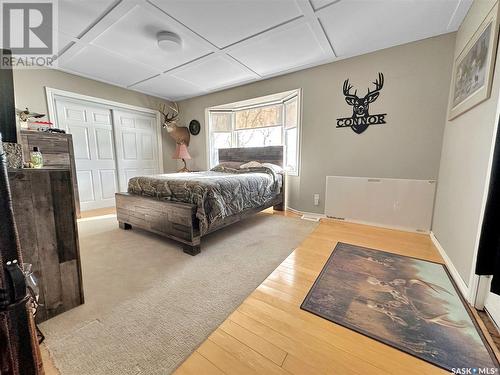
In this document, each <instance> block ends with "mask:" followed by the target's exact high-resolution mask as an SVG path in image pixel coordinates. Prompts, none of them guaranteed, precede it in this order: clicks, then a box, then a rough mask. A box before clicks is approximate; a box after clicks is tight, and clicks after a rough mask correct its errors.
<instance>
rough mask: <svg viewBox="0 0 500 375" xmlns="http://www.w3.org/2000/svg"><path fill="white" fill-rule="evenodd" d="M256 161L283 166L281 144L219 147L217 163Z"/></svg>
mask: <svg viewBox="0 0 500 375" xmlns="http://www.w3.org/2000/svg"><path fill="white" fill-rule="evenodd" d="M253 160H255V161H258V162H260V163H272V164H276V165H279V166H280V167H283V146H266V147H241V148H220V149H219V163H223V162H228V161H241V162H249V161H253Z"/></svg>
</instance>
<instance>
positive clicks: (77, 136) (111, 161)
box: [42, 99, 118, 211]
mask: <svg viewBox="0 0 500 375" xmlns="http://www.w3.org/2000/svg"><path fill="white" fill-rule="evenodd" d="M56 111H57V119H58V126H59V127H62V128H63V129H65V130H66V131H67V132H68V133H70V134H71V135H72V136H73V148H74V153H75V164H76V176H77V181H78V191H79V193H80V204H81V208H82V211H84V210H91V209H96V208H101V207H112V206H114V205H115V192H117V191H118V179H117V173H116V160H115V150H114V140H113V123H112V112H111V110H110V109H107V108H101V107H98V106H92V105H91V104H90V103H88V104H87V103H86V102H81V103H80V102H73V101H71V100H64V99H61V100H59V99H56ZM42 151H43V150H42Z"/></svg>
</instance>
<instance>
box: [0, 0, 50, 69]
mask: <svg viewBox="0 0 500 375" xmlns="http://www.w3.org/2000/svg"><path fill="white" fill-rule="evenodd" d="M0 3H1V8H0V9H1V13H2V28H1V32H2V38H1V41H2V48H3V49H8V50H10V51H11V53H12V55H13V57H14V58H10V60H11V61H8V60H9V59H8V58H7V56H6V55H5V56H2V61H1V65H2V66H6V65H9V64H10V65H11V66H13V65H15V66H16V67H40V66H51V65H53V60H54V59H53V55H54V54H55V52H56V43H55V38H54V31H53V30H54V29H55V24H54V23H55V20H56V17H55V4H54V2H53V1H48V0H39V1H33V2H27V1H26V0H25V1H23V2H21V1H16V0H0ZM28 56H29V57H28ZM20 65H21V66H20Z"/></svg>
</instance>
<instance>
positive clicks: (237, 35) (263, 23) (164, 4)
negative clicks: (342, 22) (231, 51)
mask: <svg viewBox="0 0 500 375" xmlns="http://www.w3.org/2000/svg"><path fill="white" fill-rule="evenodd" d="M300 1H304V0H300ZM151 2H152V3H154V4H156V5H157V6H158V7H160V8H161V9H163V10H164V11H165V12H166V13H168V14H169V15H171V16H172V17H174V18H176V19H177V20H179V21H180V22H182V23H183V24H184V25H186V26H188V27H189V28H190V29H191V30H194V31H195V32H196V33H198V34H199V35H201V36H203V37H204V38H205V39H208V40H209V41H210V42H212V43H213V44H215V45H216V46H217V47H219V48H222V47H225V46H228V45H230V44H233V43H236V42H238V41H240V40H242V39H245V38H248V37H250V36H252V35H256V34H258V33H261V32H262V31H264V30H267V29H269V28H272V27H274V26H277V25H279V24H282V23H283V22H286V21H289V20H291V19H293V18H295V17H299V16H301V15H302V13H301V12H300V10H299V8H298V7H297V4H296V2H295V1H293V0H209V1H207V0H151Z"/></svg>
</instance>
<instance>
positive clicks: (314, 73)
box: [179, 33, 455, 213]
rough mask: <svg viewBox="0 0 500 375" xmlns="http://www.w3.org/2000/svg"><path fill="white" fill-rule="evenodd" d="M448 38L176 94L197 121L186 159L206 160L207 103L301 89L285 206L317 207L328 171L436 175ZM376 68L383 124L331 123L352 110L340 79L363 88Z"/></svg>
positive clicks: (197, 164) (373, 109)
mask: <svg viewBox="0 0 500 375" xmlns="http://www.w3.org/2000/svg"><path fill="white" fill-rule="evenodd" d="M454 45H455V34H454V33H453V34H447V35H442V36H438V37H435V38H430V39H426V40H422V41H419V42H414V43H409V44H405V45H401V46H397V47H393V48H389V49H385V50H381V51H377V52H374V53H370V54H366V55H363V56H358V57H354V58H350V59H346V60H341V61H337V62H333V63H330V64H326V65H322V66H319V67H315V68H311V69H306V70H302V71H299V72H295V73H291V74H287V75H283V76H280V77H275V78H270V79H267V80H264V81H259V82H256V83H252V84H248V85H244V86H240V87H236V88H232V89H228V90H224V91H220V92H217V93H213V94H208V95H205V96H201V97H197V98H193V99H188V100H185V101H182V102H180V103H179V104H180V110H181V117H182V118H181V120H182V121H183V122H184V123H185V124H188V123H189V121H190V120H192V119H197V120H199V121H200V122H201V124H202V131H201V133H200V134H199V135H198V136H196V137H191V145H190V147H189V152H190V154H191V156H192V157H193V160H191V161H189V165H190V166H192V167H193V168H195V169H204V168H206V167H207V165H208V164H207V158H206V155H207V153H206V147H207V145H206V142H205V139H206V124H205V109H206V108H207V107H211V106H215V105H220V104H226V103H231V102H235V101H240V100H245V99H250V98H254V97H259V96H263V95H268V94H274V93H278V92H283V91H288V90H292V89H297V88H301V89H302V137H301V142H302V149H301V168H300V176H299V177H290V178H289V182H290V184H289V186H288V190H287V191H288V198H289V202H288V204H289V206H291V207H293V208H295V209H298V210H301V211H309V212H317V213H322V212H323V210H324V194H325V177H326V176H358V177H386V178H410V179H436V178H437V174H438V167H439V159H440V154H441V144H442V136H443V128H444V123H445V119H446V106H447V100H448V92H449V86H450V78H451V68H452V59H453V50H454ZM305 53H307V52H305ZM378 72H382V73H384V76H385V86H384V88H383V89H382V92H381V94H380V97H379V98H378V99H377V101H375V102H374V103H372V104H371V105H370V113H373V114H375V113H387V124H386V125H376V126H371V127H369V128H368V129H367V130H366V131H365V132H364V133H363V134H361V135H357V134H355V133H354V132H353V131H352V130H351V129H349V128H344V129H336V128H335V125H336V120H335V119H336V118H338V117H349V116H351V115H352V107H350V106H348V105H347V104H346V102H345V98H344V95H343V94H342V84H343V82H344V80H345V79H346V78H349V79H350V80H351V83H352V84H353V85H354V87H355V88H357V89H358V93H363V94H364V93H366V90H367V88H368V87H369V86H370V85H371V86H373V84H372V82H373V81H374V80H375V79H376V78H377V74H378ZM314 193H319V194H320V205H319V206H314V205H313V194H314Z"/></svg>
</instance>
